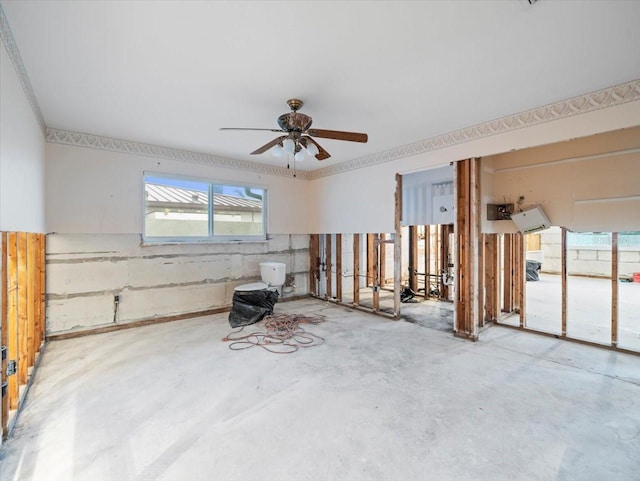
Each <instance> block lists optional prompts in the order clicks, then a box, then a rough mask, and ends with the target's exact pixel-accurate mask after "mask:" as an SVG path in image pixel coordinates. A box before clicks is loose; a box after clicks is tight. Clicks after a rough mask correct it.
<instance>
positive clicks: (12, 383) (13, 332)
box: [5, 232, 18, 410]
mask: <svg viewBox="0 0 640 481" xmlns="http://www.w3.org/2000/svg"><path fill="white" fill-rule="evenodd" d="M7 254H8V255H7V290H6V291H5V292H6V295H7V361H8V362H10V361H16V362H17V360H18V234H17V233H16V232H10V233H9V234H8V235H7ZM7 382H8V389H9V391H8V393H9V394H8V398H9V410H12V409H17V408H18V376H17V375H15V374H14V375H13V376H8V379H7Z"/></svg>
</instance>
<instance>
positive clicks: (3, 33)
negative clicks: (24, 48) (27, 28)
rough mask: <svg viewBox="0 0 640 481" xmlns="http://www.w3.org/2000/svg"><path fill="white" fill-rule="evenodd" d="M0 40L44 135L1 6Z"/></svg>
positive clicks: (25, 73) (42, 121)
mask: <svg viewBox="0 0 640 481" xmlns="http://www.w3.org/2000/svg"><path fill="white" fill-rule="evenodd" d="M0 38H1V39H2V43H3V44H4V47H5V48H6V49H7V53H8V54H9V58H10V59H11V63H13V67H14V68H15V69H16V73H17V74H18V79H19V80H20V84H21V85H22V89H23V90H24V93H25V95H26V96H27V100H28V101H29V105H31V109H32V110H33V113H34V114H35V116H36V120H37V121H38V124H39V125H40V129H41V130H42V134H43V135H44V134H45V132H46V130H47V125H46V124H45V122H44V117H43V116H42V111H41V110H40V106H39V105H38V100H37V98H36V94H35V92H34V91H33V87H32V86H31V81H30V80H29V76H28V75H27V71H26V70H25V68H24V64H23V63H22V57H21V56H20V51H19V50H18V46H17V45H16V41H15V39H14V38H13V33H11V28H10V27H9V22H8V21H7V17H6V16H5V14H4V10H3V8H2V5H0Z"/></svg>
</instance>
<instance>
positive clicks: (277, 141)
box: [251, 135, 287, 155]
mask: <svg viewBox="0 0 640 481" xmlns="http://www.w3.org/2000/svg"><path fill="white" fill-rule="evenodd" d="M286 138H287V136H286V135H282V136H280V137H277V138H275V139H273V140H272V141H271V142H269V143H267V144H264V145H263V146H262V147H260V148H259V149H256V150H254V151H253V152H251V155H257V154H263V153H265V152H266V151H267V150H269V149H270V148H271V147H275V146H276V145H278V144H282V141H283V140H284V139H286Z"/></svg>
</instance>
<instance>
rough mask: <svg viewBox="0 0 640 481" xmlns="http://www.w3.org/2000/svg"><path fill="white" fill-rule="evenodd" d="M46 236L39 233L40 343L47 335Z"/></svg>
mask: <svg viewBox="0 0 640 481" xmlns="http://www.w3.org/2000/svg"><path fill="white" fill-rule="evenodd" d="M46 249H47V236H46V235H45V234H40V251H39V254H40V322H39V327H40V345H42V343H43V342H44V340H45V338H46V335H47V316H46V304H47V278H46V275H47V271H46V264H47V256H46Z"/></svg>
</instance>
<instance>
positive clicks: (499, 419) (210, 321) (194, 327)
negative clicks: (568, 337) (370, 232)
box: [0, 299, 640, 481]
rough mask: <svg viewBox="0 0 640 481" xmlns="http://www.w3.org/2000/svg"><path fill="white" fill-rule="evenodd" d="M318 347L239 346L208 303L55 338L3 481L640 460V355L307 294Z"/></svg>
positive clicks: (382, 473) (5, 456)
mask: <svg viewBox="0 0 640 481" xmlns="http://www.w3.org/2000/svg"><path fill="white" fill-rule="evenodd" d="M276 311H277V312H290V313H298V314H306V315H316V316H322V317H323V318H324V319H325V320H326V322H325V323H323V324H321V325H317V326H311V327H309V329H310V330H311V331H313V332H314V333H316V334H318V335H321V336H323V337H324V338H325V339H326V342H325V343H324V344H323V345H321V346H319V347H315V348H312V349H303V350H300V351H298V352H297V353H295V354H290V355H277V354H270V353H268V352H265V351H263V350H259V349H256V348H254V349H250V350H247V351H240V352H233V351H230V350H229V348H228V345H227V344H226V343H223V342H221V341H220V339H221V338H222V337H223V336H225V335H226V334H227V333H228V332H229V331H230V328H229V325H228V323H227V320H226V315H216V316H209V317H203V318H197V319H191V320H186V321H178V322H173V323H168V324H161V325H156V326H149V327H144V328H139V329H133V330H128V331H120V332H113V333H109V334H102V335H97V336H91V337H85V338H78V339H70V340H65V341H56V342H52V343H50V344H49V346H48V348H47V351H46V353H45V355H44V358H43V360H42V364H41V367H40V370H39V371H38V373H37V375H36V379H35V383H34V384H33V386H32V389H31V391H30V393H29V398H28V402H27V404H26V407H25V410H24V411H23V413H22V415H21V416H20V419H19V420H18V424H17V427H16V429H15V431H14V433H13V437H12V438H11V439H10V441H9V443H8V445H6V446H5V448H4V450H3V451H2V454H1V455H0V479H2V480H3V481H5V480H7V481H8V480H47V481H56V480H64V481H73V480H78V481H79V480H83V481H84V480H87V481H100V480H118V481H126V480H146V481H149V480H162V481H168V480H176V481H178V480H180V481H187V480H188V481H198V480H203V481H204V480H206V481H210V480H225V481H229V480H256V479H264V480H296V481H298V480H314V481H316V480H363V481H364V480H394V481H396V480H428V479H432V480H456V481H457V480H491V481H500V480H505V481H506V480H509V481H512V480H518V481H527V480H580V481H589V480H594V481H595V480H597V481H601V480H605V479H606V480H608V481H617V480H619V481H628V480H631V479H635V478H636V477H637V474H638V472H640V456H638V453H640V358H639V357H636V356H631V355H627V354H622V353H615V352H609V351H605V350H600V349H597V348H593V347H589V346H583V345H577V344H572V343H567V342H564V341H559V340H556V339H553V338H547V337H543V336H535V335H531V334H528V333H523V332H518V331H512V330H508V329H504V328H500V327H492V328H490V329H488V330H487V331H485V332H483V335H482V338H481V340H480V341H479V342H477V343H471V342H468V341H463V340H460V339H456V338H453V336H452V335H451V334H450V333H446V332H441V331H438V330H435V329H426V328H424V327H422V326H420V325H418V324H412V323H408V322H403V321H390V320H385V319H382V318H380V317H375V316H371V315H368V314H365V313H362V312H358V311H353V310H351V309H347V308H344V307H340V306H336V305H332V304H329V303H325V302H322V301H317V300H312V299H309V300H304V301H294V302H289V303H283V304H278V305H277V306H276Z"/></svg>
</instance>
